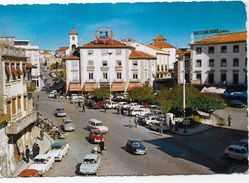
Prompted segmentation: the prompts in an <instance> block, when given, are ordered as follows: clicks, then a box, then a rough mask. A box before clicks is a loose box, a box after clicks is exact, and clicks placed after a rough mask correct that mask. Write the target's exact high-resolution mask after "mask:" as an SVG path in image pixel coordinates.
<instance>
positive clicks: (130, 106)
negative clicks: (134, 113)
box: [129, 102, 141, 109]
mask: <svg viewBox="0 0 249 183" xmlns="http://www.w3.org/2000/svg"><path fill="white" fill-rule="evenodd" d="M137 106H139V107H140V106H141V105H139V104H138V103H136V102H131V103H129V108H130V109H133V108H136V107H137Z"/></svg>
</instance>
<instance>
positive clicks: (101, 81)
mask: <svg viewBox="0 0 249 183" xmlns="http://www.w3.org/2000/svg"><path fill="white" fill-rule="evenodd" d="M99 82H100V83H109V82H110V80H109V79H100V80H99Z"/></svg>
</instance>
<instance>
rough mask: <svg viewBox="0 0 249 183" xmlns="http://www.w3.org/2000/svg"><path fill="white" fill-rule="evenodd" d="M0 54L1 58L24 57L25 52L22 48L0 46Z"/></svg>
mask: <svg viewBox="0 0 249 183" xmlns="http://www.w3.org/2000/svg"><path fill="white" fill-rule="evenodd" d="M0 53H1V54H2V55H3V56H15V57H25V51H24V49H22V48H15V47H9V46H2V47H0Z"/></svg>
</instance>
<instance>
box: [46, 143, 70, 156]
mask: <svg viewBox="0 0 249 183" xmlns="http://www.w3.org/2000/svg"><path fill="white" fill-rule="evenodd" d="M69 148H70V145H69V143H66V142H62V141H57V142H54V143H53V144H52V145H51V146H50V148H49V151H48V152H47V155H49V156H51V157H52V158H53V159H54V161H61V160H62V158H63V157H64V156H65V155H66V154H67V152H68V150H69Z"/></svg>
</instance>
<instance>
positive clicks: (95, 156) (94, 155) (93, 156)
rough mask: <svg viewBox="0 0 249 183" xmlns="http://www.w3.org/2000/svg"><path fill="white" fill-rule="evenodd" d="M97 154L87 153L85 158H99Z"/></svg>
mask: <svg viewBox="0 0 249 183" xmlns="http://www.w3.org/2000/svg"><path fill="white" fill-rule="evenodd" d="M97 157H98V155H97V154H87V155H85V157H84V159H97Z"/></svg>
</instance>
